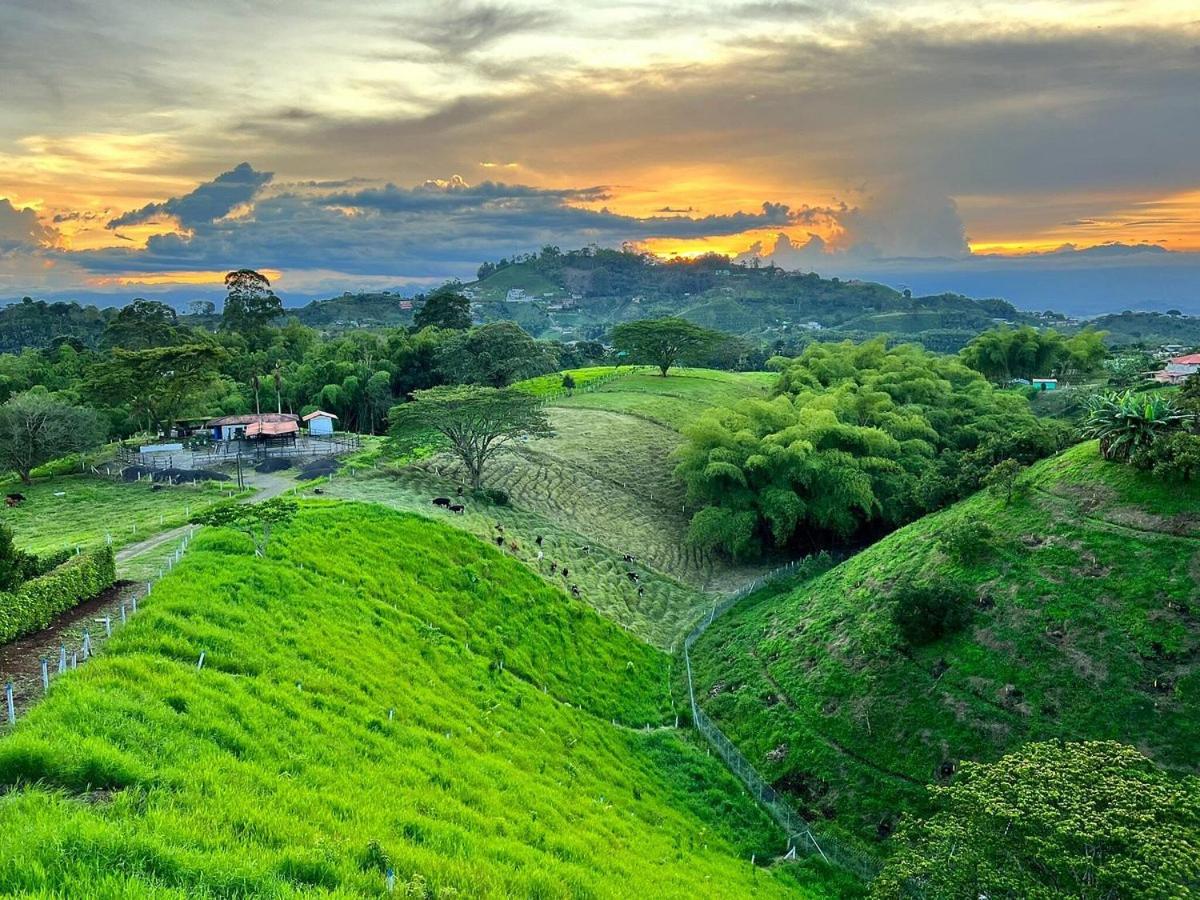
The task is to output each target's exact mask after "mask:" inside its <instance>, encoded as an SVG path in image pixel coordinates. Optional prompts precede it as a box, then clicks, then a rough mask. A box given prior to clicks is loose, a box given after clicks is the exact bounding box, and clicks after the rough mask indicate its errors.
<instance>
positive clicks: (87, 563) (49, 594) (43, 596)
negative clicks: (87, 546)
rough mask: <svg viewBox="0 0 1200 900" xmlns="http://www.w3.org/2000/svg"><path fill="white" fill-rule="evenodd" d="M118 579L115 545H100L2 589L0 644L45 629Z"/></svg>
mask: <svg viewBox="0 0 1200 900" xmlns="http://www.w3.org/2000/svg"><path fill="white" fill-rule="evenodd" d="M116 578H117V572H116V564H115V562H114V561H113V552H112V548H111V547H97V548H95V549H91V550H87V551H84V552H82V553H79V554H78V555H76V556H72V557H71V558H69V559H68V560H67V561H66V562H64V563H63V564H62V565H60V566H57V567H55V568H53V569H51V570H50V571H49V572H46V573H45V574H44V575H39V576H37V577H36V578H31V579H30V580H28V581H26V582H25V583H23V584H21V585H19V586H18V587H16V588H15V589H14V590H11V591H7V592H0V643H7V642H8V641H11V640H13V639H14V638H18V637H21V636H22V635H25V634H29V633H31V632H34V631H38V630H39V629H41V628H45V627H46V626H47V625H49V624H50V622H51V621H52V620H53V619H54V617H55V616H57V615H58V614H59V613H62V612H65V611H66V610H68V609H71V608H72V607H75V606H78V605H79V604H80V603H82V602H83V601H85V600H88V599H90V598H92V597H95V596H96V595H97V594H99V593H101V592H103V591H105V590H107V589H108V588H109V587H111V586H112V583H113V582H114V581H115V580H116Z"/></svg>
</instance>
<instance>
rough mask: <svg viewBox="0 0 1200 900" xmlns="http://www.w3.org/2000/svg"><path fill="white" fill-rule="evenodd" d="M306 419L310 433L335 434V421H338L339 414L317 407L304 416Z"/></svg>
mask: <svg viewBox="0 0 1200 900" xmlns="http://www.w3.org/2000/svg"><path fill="white" fill-rule="evenodd" d="M304 421H305V422H306V423H307V424H308V433H309V434H316V435H325V434H333V423H334V422H336V421H337V416H335V415H334V414H333V413H327V412H325V411H324V410H321V409H315V410H313V411H312V412H310V413H309V414H308V415H307V416H305V417H304Z"/></svg>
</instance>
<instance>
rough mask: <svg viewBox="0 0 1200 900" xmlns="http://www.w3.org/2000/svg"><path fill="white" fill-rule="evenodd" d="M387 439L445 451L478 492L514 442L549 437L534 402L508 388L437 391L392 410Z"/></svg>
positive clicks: (420, 394) (539, 407)
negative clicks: (490, 468) (490, 465)
mask: <svg viewBox="0 0 1200 900" xmlns="http://www.w3.org/2000/svg"><path fill="white" fill-rule="evenodd" d="M388 420H389V421H390V422H391V429H390V434H391V436H392V438H393V439H394V440H395V442H396V444H397V445H398V446H399V447H401V448H402V449H411V448H415V447H418V446H423V445H424V446H428V445H429V444H431V443H432V444H433V445H434V446H439V447H442V448H445V449H447V450H449V452H450V453H452V454H454V456H456V457H458V460H459V461H460V462H461V463H462V465H463V468H464V469H466V472H467V477H468V478H469V480H470V482H471V487H472V488H474V489H475V490H478V489H479V487H480V485H481V484H482V482H483V474H484V471H485V469H486V467H487V465H488V463H489V462H491V460H492V459H494V458H495V456H496V454H498V453H499V452H500V451H502V450H503V449H504V448H505V447H507V446H508V445H509V444H511V443H512V442H513V441H515V440H518V439H522V438H527V437H543V436H547V435H549V434H551V430H550V423H549V421H548V420H547V419H546V414H545V412H543V410H542V405H541V403H540V402H538V400H537V399H536V398H535V397H533V396H531V395H530V394H527V393H525V392H524V391H518V390H513V389H510V388H504V389H497V388H491V387H473V386H466V385H460V386H456V387H436V388H431V389H429V390H426V391H415V392H414V393H413V399H412V400H411V401H410V402H408V403H404V404H402V405H400V406H393V407H392V410H391V412H390V413H389V414H388Z"/></svg>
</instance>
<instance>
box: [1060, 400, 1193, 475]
mask: <svg viewBox="0 0 1200 900" xmlns="http://www.w3.org/2000/svg"><path fill="white" fill-rule="evenodd" d="M1187 418H1188V416H1186V415H1182V414H1181V413H1180V412H1179V411H1178V409H1177V408H1176V406H1175V401H1174V400H1172V399H1169V398H1167V397H1164V396H1163V395H1162V394H1142V395H1138V394H1134V393H1133V392H1132V391H1124V392H1122V393H1115V392H1113V393H1106V394H1098V395H1096V396H1094V397H1091V398H1090V399H1089V400H1088V403H1087V418H1085V419H1084V422H1083V436H1084V437H1087V438H1098V439H1099V441H1100V455H1101V456H1103V457H1104V458H1105V459H1113V460H1117V461H1119V462H1129V460H1130V458H1131V457H1132V456H1133V454H1134V453H1136V452H1137V451H1138V450H1142V449H1144V448H1146V447H1149V446H1150V444H1152V443H1153V442H1154V439H1155V438H1156V437H1158V436H1159V435H1160V434H1164V433H1165V432H1168V431H1171V430H1173V429H1175V428H1178V427H1179V425H1180V424H1181V423H1182V422H1183V420H1184V419H1187Z"/></svg>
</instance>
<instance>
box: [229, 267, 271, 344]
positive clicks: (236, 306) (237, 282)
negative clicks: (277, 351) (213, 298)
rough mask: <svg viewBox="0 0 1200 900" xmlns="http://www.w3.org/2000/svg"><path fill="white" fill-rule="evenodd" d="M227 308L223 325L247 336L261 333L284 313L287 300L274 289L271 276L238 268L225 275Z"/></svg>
mask: <svg viewBox="0 0 1200 900" xmlns="http://www.w3.org/2000/svg"><path fill="white" fill-rule="evenodd" d="M225 290H226V295H225V308H224V309H223V310H222V311H221V328H222V329H224V330H225V331H233V332H238V333H240V334H243V335H246V336H247V337H253V336H257V335H258V334H260V333H261V332H262V330H263V329H264V328H266V327H267V326H268V325H270V324H271V322H273V321H274V320H275V319H276V318H278V317H279V316H280V315H281V314H282V313H283V303H282V302H281V301H280V299H279V298H278V297H276V296H275V292H274V291H273V290H271V282H270V280H269V279H268V278H267V276H265V275H262V274H260V273H259V272H256V271H254V270H253V269H238V270H237V271H234V272H230V273H229V274H228V275H226V276H225Z"/></svg>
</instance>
